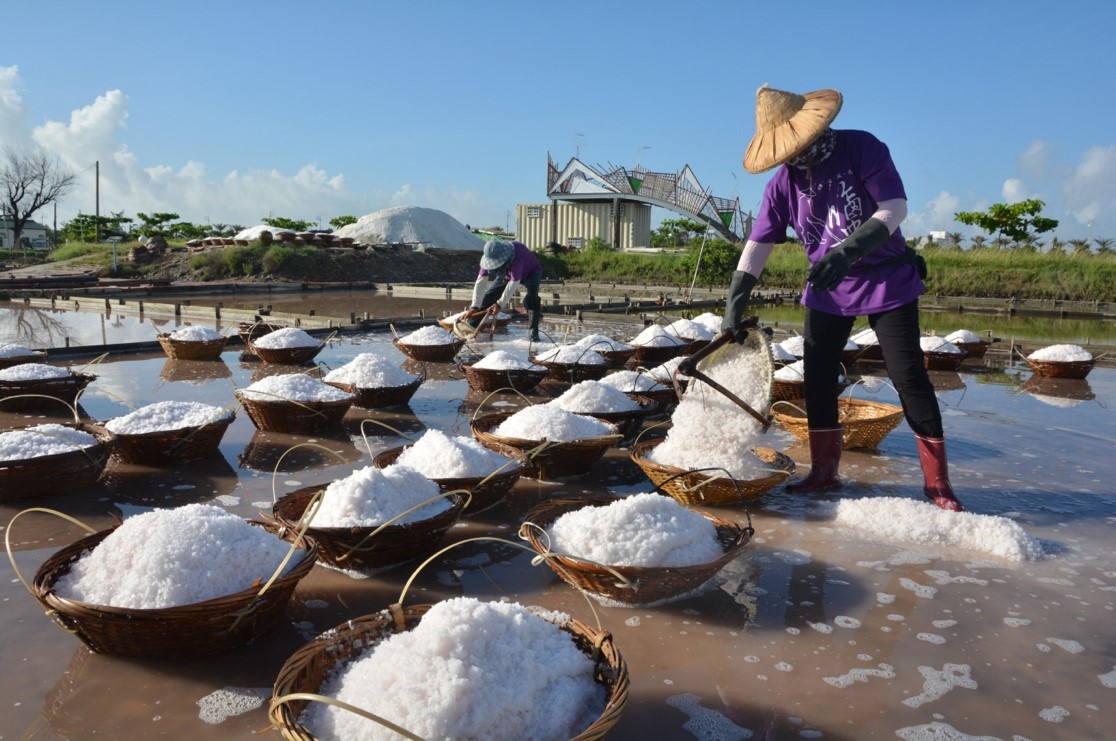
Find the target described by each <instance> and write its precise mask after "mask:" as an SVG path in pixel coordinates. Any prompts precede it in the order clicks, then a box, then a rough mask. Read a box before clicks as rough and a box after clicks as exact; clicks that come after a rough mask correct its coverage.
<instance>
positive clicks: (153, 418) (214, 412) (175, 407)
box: [105, 401, 232, 435]
mask: <svg viewBox="0 0 1116 741" xmlns="http://www.w3.org/2000/svg"><path fill="white" fill-rule="evenodd" d="M231 416H232V412H230V411H229V410H228V409H225V408H224V407H219V406H214V405H212V404H202V403H201V402H197V401H157V402H155V403H153V404H148V405H147V406H143V407H140V408H139V409H137V410H135V411H134V412H131V413H129V414H125V415H123V416H120V417H116V418H115V419H110V420H109V421H108V422H105V429H107V430H110V431H111V432H115V433H116V434H117V435H145V434H147V433H150V432H163V431H164V430H168V431H169V430H184V429H187V428H189V427H202V426H203V425H209V424H213V423H214V422H217V421H218V420H225V419H228V418H229V417H231Z"/></svg>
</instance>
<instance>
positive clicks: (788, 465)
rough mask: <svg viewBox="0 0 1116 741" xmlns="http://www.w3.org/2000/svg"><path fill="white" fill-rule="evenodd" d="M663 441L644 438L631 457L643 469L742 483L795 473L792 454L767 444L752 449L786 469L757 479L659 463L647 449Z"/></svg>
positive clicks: (781, 477)
mask: <svg viewBox="0 0 1116 741" xmlns="http://www.w3.org/2000/svg"><path fill="white" fill-rule="evenodd" d="M661 442H663V440H662V439H659V440H643V441H641V442H638V443H635V444H634V445H632V447H631V450H630V451H629V457H630V458H631V459H632V460H633V461H635V463H636V465H638V466H639V467H640V468H643V469H648V468H650V469H652V470H656V471H659V472H662V473H665V474H669V475H676V474H689V475H691V476H696V477H699V478H703V479H709V478H721V479H724V480H725V481H739V482H741V483H748V484H755V483H757V482H767V481H770V480H772V479H778V480H780V481H782V480H784V479H787V478H790V477H791V476H792V475H793V474H794V460H793V459H792V458H791V457H790V456H788V455H787V454H786V453H780V452H779V451H777V450H775V449H774V448H769V447H767V446H765V445H753V446H752V448H751V451H752V452H753V453H757V454H758V453H759V451H763V452H764V453H770V454H771V455H772V457H773V458H774V459H775V461H776V462H775V464H773V465H778V466H781V467H784V468H785V470H780V471H772V472H770V473H768V474H767V475H766V476H761V477H760V478H756V479H738V478H736V477H733V476H709V475H708V474H706V473H704V472H702V471H695V470H693V469H689V468H679V467H678V466H670V465H667V464H664V463H658V462H656V461H653V460H651V459H650V458H648V457H647V451H649V450H650V449H651V448H654V447H655V446H656V445H659V444H660V443H661Z"/></svg>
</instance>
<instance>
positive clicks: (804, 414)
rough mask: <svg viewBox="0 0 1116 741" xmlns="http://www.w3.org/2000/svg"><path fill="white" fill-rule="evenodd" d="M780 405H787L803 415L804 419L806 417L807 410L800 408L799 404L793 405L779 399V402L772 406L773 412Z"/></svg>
mask: <svg viewBox="0 0 1116 741" xmlns="http://www.w3.org/2000/svg"><path fill="white" fill-rule="evenodd" d="M780 404H786V405H787V406H789V407H790V408H791V409H793V410H795V411H796V412H798V413H799V414H801V415H802V416H803V417H805V416H806V410H805V409H803V408H802V407H800V406H798V405H797V404H792V403H791V402H789V401H787V400H786V399H779V400H778V401H776V402H775V403H774V404H772V405H771V410H772V411H775V407H777V406H779V405H780Z"/></svg>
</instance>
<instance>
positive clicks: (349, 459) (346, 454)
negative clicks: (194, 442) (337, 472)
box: [237, 430, 362, 474]
mask: <svg viewBox="0 0 1116 741" xmlns="http://www.w3.org/2000/svg"><path fill="white" fill-rule="evenodd" d="M304 443H313V445H304ZM316 446H321V447H316ZM323 447H324V448H325V449H326V450H323V449H322V448H323ZM288 451H289V452H288ZM327 451H328V452H327ZM361 456H362V452H361V451H360V450H359V449H358V448H357V447H356V445H354V444H353V441H352V439H350V437H349V436H348V435H345V434H344V433H331V434H329V435H322V434H316V435H314V436H313V437H307V436H303V435H289V434H286V433H282V432H261V431H259V430H257V431H256V433H255V434H254V435H252V439H251V440H250V441H249V443H248V445H247V446H246V447H245V448H244V451H243V452H242V453H241V454H240V455H239V456H237V460H238V461H239V463H240V467H241V468H247V469H249V470H252V471H259V472H261V473H272V472H279V473H291V472H295V471H307V470H322V469H326V468H330V467H332V466H337V465H344V464H346V463H347V464H352V463H356V462H357V461H359V460H360V459H361ZM347 473H348V472H347V471H346V474H347Z"/></svg>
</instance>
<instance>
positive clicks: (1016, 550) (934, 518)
mask: <svg viewBox="0 0 1116 741" xmlns="http://www.w3.org/2000/svg"><path fill="white" fill-rule="evenodd" d="M828 506H829V507H831V508H832V513H833V524H834V525H839V526H844V527H848V528H851V529H853V530H856V531H857V532H858V533H860V534H861V535H864V536H866V537H868V538H870V539H872V540H878V541H882V542H886V543H894V544H896V545H900V546H903V547H905V548H909V547H912V546H933V547H936V548H941V549H943V550H944V551H946V552H948V553H950V554H951V555H954V553H955V551H956V549H958V548H961V549H964V550H966V551H973V552H979V553H986V554H988V555H990V556H995V557H997V558H1002V559H1004V560H1006V561H1037V560H1038V559H1040V558H1042V557H1043V556H1044V555H1045V553H1044V552H1043V548H1042V544H1041V543H1040V542H1039V541H1038V540H1037V539H1036V538H1035V537H1033V536H1032V535H1030V534H1029V533H1027V531H1026V530H1024V529H1023V528H1022V527H1021V526H1020V525H1019V523H1017V522H1013V521H1012V520H1009V519H1007V518H1006V517H997V516H995V515H980V514H976V513H974V512H949V511H946V510H943V509H938V508H937V507H935V506H934V505H933V504H930V503H929V502H920V501H916V500H913V499H902V498H900V497H866V498H863V499H842V500H840V501H839V502H837V503H836V504H833V505H828Z"/></svg>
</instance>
